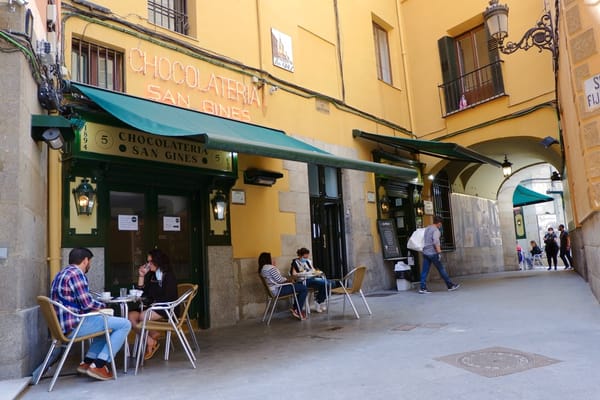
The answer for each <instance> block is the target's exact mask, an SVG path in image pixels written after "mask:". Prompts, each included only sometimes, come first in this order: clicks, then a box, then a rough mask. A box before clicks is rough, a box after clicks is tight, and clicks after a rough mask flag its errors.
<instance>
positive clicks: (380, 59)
mask: <svg viewBox="0 0 600 400" xmlns="http://www.w3.org/2000/svg"><path fill="white" fill-rule="evenodd" d="M373 38H374V39H375V61H376V62H377V78H378V79H379V80H382V81H384V82H385V83H387V84H390V85H391V84H392V67H391V63H390V46H389V43H388V33H387V31H386V30H385V29H383V28H382V27H381V26H379V25H378V24H376V23H375V22H373Z"/></svg>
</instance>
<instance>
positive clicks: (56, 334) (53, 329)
mask: <svg viewBox="0 0 600 400" xmlns="http://www.w3.org/2000/svg"><path fill="white" fill-rule="evenodd" d="M37 302H38V304H39V306H40V310H41V312H42V315H43V316H44V319H45V320H46V323H47V324H48V329H49V330H50V336H51V337H52V344H51V345H50V349H49V350H48V353H47V354H46V358H45V359H44V362H43V363H42V366H41V371H42V372H41V373H39V374H38V375H37V377H36V379H35V380H34V382H33V384H34V385H37V384H38V382H39V381H40V378H41V377H42V375H43V371H44V370H45V369H46V367H47V364H48V361H49V360H50V356H51V355H52V352H53V351H54V348H55V347H56V346H63V347H65V351H64V352H63V355H62V357H61V359H60V361H59V363H58V367H57V368H56V372H55V373H54V376H53V377H52V381H51V382H50V387H49V388H48V391H49V392H51V391H52V388H54V384H55V383H56V380H57V379H58V376H59V375H60V371H61V369H62V367H63V364H64V363H65V360H66V359H67V356H68V355H69V351H70V350H71V347H73V344H74V343H80V342H81V343H82V342H85V341H86V340H88V339H93V338H95V337H99V336H102V335H105V337H106V343H107V344H108V351H109V352H110V360H111V364H112V372H113V376H114V378H115V379H117V367H116V364H115V358H114V356H113V349H112V345H111V343H110V332H111V331H110V329H109V328H108V315H106V314H103V313H101V312H98V311H94V312H90V313H86V314H77V313H75V312H73V311H71V310H69V309H68V308H67V307H65V306H63V305H62V304H61V303H58V302H56V301H53V300H51V299H49V298H48V297H46V296H38V297H37ZM54 307H57V308H60V309H61V310H63V311H64V312H67V313H69V314H71V315H73V316H76V317H78V318H81V320H80V321H79V324H77V327H76V328H75V329H74V330H73V334H72V337H71V338H68V337H66V336H65V334H64V333H63V331H62V328H61V326H60V323H59V322H58V315H57V314H56V309H55V308H54ZM98 315H99V316H101V317H103V318H104V329H103V330H101V331H98V332H94V333H92V334H89V335H85V336H79V337H77V333H78V332H79V329H81V325H82V324H83V322H84V321H85V319H86V318H89V317H93V316H98Z"/></svg>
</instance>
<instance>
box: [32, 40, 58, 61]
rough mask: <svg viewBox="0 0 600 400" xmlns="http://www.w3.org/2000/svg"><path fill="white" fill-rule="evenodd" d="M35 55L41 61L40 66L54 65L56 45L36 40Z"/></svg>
mask: <svg viewBox="0 0 600 400" xmlns="http://www.w3.org/2000/svg"><path fill="white" fill-rule="evenodd" d="M36 54H37V55H38V57H39V58H40V60H41V61H42V64H55V63H56V45H54V44H52V43H50V42H49V41H47V40H38V41H37V43H36Z"/></svg>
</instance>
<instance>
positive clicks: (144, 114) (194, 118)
mask: <svg viewBox="0 0 600 400" xmlns="http://www.w3.org/2000/svg"><path fill="white" fill-rule="evenodd" d="M71 86H72V87H73V88H75V89H77V90H78V91H79V92H81V93H82V94H83V95H85V97H87V98H88V99H90V100H91V101H93V102H94V103H96V105H98V106H99V107H100V108H102V109H103V110H104V111H106V112H107V113H109V114H111V115H112V116H114V117H115V118H117V119H119V120H120V121H122V122H124V123H126V124H127V125H129V126H131V127H132V128H134V129H137V130H140V131H143V132H147V133H152V134H155V135H162V136H180V137H182V136H187V137H190V138H193V139H194V140H198V141H200V142H202V143H204V144H205V145H206V147H207V148H209V149H215V150H225V151H233V152H237V153H244V154H255V155H259V156H264V157H271V158H279V159H284V160H292V161H302V162H306V163H315V164H320V165H327V166H331V167H337V168H348V169H357V170H361V171H368V172H375V173H378V174H384V175H389V176H395V177H401V178H405V179H407V180H410V179H414V178H416V177H417V172H416V170H413V169H410V168H402V167H395V166H391V165H385V164H380V163H375V162H370V161H363V160H355V159H351V158H345V157H338V156H336V155H333V154H331V153H328V152H326V151H324V150H321V149H319V148H317V147H314V146H312V145H310V144H308V143H305V142H303V141H301V140H298V139H295V138H293V137H291V136H288V135H286V134H285V132H283V131H280V130H276V129H270V128H265V127H262V126H258V125H253V124H249V123H244V122H241V121H234V120H230V119H226V118H222V117H218V116H215V115H211V114H205V113H202V112H198V111H192V110H189V109H185V108H180V107H176V106H171V105H167V104H163V103H157V102H154V101H151V100H146V99H142V98H139V97H134V96H130V95H126V94H123V93H117V92H112V91H108V90H104V89H99V88H96V87H91V86H87V85H82V84H79V83H73V84H72V85H71Z"/></svg>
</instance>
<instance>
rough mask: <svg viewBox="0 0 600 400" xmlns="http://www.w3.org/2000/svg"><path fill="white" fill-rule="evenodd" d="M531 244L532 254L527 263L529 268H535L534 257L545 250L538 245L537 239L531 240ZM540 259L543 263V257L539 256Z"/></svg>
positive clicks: (530, 251)
mask: <svg viewBox="0 0 600 400" xmlns="http://www.w3.org/2000/svg"><path fill="white" fill-rule="evenodd" d="M529 246H531V248H530V250H529V253H530V254H531V256H530V257H528V258H527V260H528V261H527V264H528V265H529V268H530V269H531V268H533V258H534V256H537V255H538V254H540V255H541V254H542V253H543V251H542V249H540V246H538V244H537V243H536V242H535V240H532V241H530V242H529ZM539 261H540V263H541V261H542V259H541V258H539Z"/></svg>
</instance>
